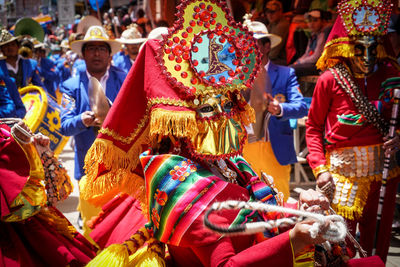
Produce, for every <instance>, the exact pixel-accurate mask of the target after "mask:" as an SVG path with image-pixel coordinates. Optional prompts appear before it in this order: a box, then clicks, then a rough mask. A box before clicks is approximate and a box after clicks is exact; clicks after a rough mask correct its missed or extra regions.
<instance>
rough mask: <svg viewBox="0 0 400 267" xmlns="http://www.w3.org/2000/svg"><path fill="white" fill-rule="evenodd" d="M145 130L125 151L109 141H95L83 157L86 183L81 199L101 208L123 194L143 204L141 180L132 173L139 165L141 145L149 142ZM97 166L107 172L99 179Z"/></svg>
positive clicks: (142, 184) (142, 181)
mask: <svg viewBox="0 0 400 267" xmlns="http://www.w3.org/2000/svg"><path fill="white" fill-rule="evenodd" d="M148 128H149V127H146V129H145V131H144V133H143V134H142V135H141V136H140V137H139V138H138V140H137V141H136V142H135V145H134V146H132V147H131V149H130V150H129V151H128V152H125V151H123V150H121V149H120V148H118V147H116V146H114V145H113V143H112V142H111V141H108V140H104V139H96V140H95V142H94V144H93V145H92V146H91V148H90V149H89V151H88V153H87V155H86V158H85V168H86V171H87V174H86V176H87V183H86V185H85V186H83V187H82V189H83V190H82V191H81V192H80V193H81V196H82V198H83V199H85V200H87V201H88V202H90V203H91V204H93V205H95V206H102V205H104V204H105V203H107V202H108V201H109V200H110V199H111V198H113V197H114V196H115V195H116V194H117V193H119V192H124V193H127V194H130V195H132V196H133V197H135V198H137V199H139V200H140V201H141V203H145V195H144V179H143V178H142V177H140V176H138V175H137V174H135V173H134V172H133V171H134V170H135V169H136V167H137V165H138V164H139V155H140V153H142V152H143V149H142V145H143V144H146V143H148ZM100 164H103V165H104V167H105V168H106V169H107V170H109V172H107V173H105V174H103V175H101V176H99V177H97V176H98V173H97V172H98V169H99V166H100Z"/></svg>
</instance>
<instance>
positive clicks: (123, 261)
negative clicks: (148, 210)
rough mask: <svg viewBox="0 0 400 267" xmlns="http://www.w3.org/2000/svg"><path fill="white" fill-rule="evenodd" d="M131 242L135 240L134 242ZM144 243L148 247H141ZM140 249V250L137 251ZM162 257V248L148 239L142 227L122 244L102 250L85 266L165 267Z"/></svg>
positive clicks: (147, 233) (151, 239) (153, 240)
mask: <svg viewBox="0 0 400 267" xmlns="http://www.w3.org/2000/svg"><path fill="white" fill-rule="evenodd" d="M132 240H135V242H133V241H132ZM145 242H148V245H147V246H144V247H142V246H143V245H144V243H145ZM136 246H138V247H136ZM140 247H142V248H141V249H139V248H140ZM129 251H130V252H129ZM129 253H133V255H131V256H129ZM163 255H164V246H163V245H162V244H161V243H159V242H158V241H157V240H155V239H154V238H150V233H149V232H148V231H147V229H146V228H144V227H143V228H141V229H139V230H138V231H137V232H136V233H135V234H133V235H132V236H131V238H130V239H129V240H127V241H125V242H124V243H123V244H113V245H111V246H109V247H108V248H106V249H104V250H103V251H102V252H101V253H100V254H98V255H97V256H96V257H95V258H94V259H93V260H91V261H90V262H89V263H88V265H87V266H89V267H91V266H92V267H98V266H100V267H102V266H104V267H108V266H117V267H125V266H141V267H158V266H159V267H165V261H164V256H163Z"/></svg>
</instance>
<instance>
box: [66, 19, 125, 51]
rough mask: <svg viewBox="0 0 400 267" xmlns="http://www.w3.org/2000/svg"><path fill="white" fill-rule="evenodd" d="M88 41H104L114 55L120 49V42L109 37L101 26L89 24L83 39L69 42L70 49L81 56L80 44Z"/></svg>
mask: <svg viewBox="0 0 400 267" xmlns="http://www.w3.org/2000/svg"><path fill="white" fill-rule="evenodd" d="M89 42H105V43H107V44H108V45H109V46H110V47H111V55H114V54H115V53H117V52H118V51H119V50H120V49H121V43H119V42H117V41H115V40H111V39H109V37H108V35H107V33H106V31H105V30H104V28H103V27H101V26H97V25H96V26H91V27H90V28H89V29H88V30H87V32H86V34H85V37H84V38H83V40H77V41H74V42H72V43H71V49H72V51H74V52H75V53H77V54H79V55H80V56H82V45H83V44H86V43H89Z"/></svg>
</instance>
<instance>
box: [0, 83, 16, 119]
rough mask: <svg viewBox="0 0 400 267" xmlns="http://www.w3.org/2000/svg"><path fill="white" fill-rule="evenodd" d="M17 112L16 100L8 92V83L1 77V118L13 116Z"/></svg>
mask: <svg viewBox="0 0 400 267" xmlns="http://www.w3.org/2000/svg"><path fill="white" fill-rule="evenodd" d="M15 113H16V109H15V105H14V101H13V100H12V99H11V96H10V94H9V93H8V90H7V87H6V83H5V82H4V80H3V79H2V77H0V118H13V117H15V115H16V114H15Z"/></svg>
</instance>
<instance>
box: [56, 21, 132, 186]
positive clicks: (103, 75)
mask: <svg viewBox="0 0 400 267" xmlns="http://www.w3.org/2000/svg"><path fill="white" fill-rule="evenodd" d="M120 47H121V45H120V43H118V42H117V41H114V40H109V38H108V36H107V34H106V32H105V31H104V29H103V28H102V27H101V26H92V27H90V28H89V29H88V31H87V33H86V35H85V38H84V39H83V40H78V41H75V42H73V43H72V44H71V49H72V50H73V51H74V52H76V53H78V54H80V55H81V56H82V58H83V59H84V60H85V63H86V69H85V70H83V71H81V72H79V73H78V75H77V76H75V77H72V78H70V79H68V80H66V81H65V82H64V83H63V84H62V85H61V91H62V93H63V101H62V105H63V107H64V110H63V111H62V112H61V133H62V134H63V135H66V136H74V137H75V179H77V180H80V179H81V177H82V176H83V175H85V173H84V170H83V166H84V159H85V155H86V152H87V151H88V149H89V148H90V146H91V145H92V143H93V142H94V140H95V138H96V135H97V132H96V130H97V129H98V127H100V126H101V124H100V123H99V120H98V118H96V116H95V114H94V112H93V111H91V109H90V103H89V91H88V88H89V80H90V78H91V77H94V78H96V79H97V80H98V81H99V82H100V84H101V85H102V88H103V90H104V94H105V96H106V97H107V98H108V100H109V102H110V103H112V102H113V101H114V100H115V98H116V97H117V94H118V92H119V89H120V88H121V86H122V83H123V82H124V80H125V77H126V74H125V72H123V71H121V70H119V69H118V68H116V67H114V66H112V65H111V64H110V62H111V57H112V55H113V54H114V53H116V52H118V50H119V49H120ZM96 128H97V129H96Z"/></svg>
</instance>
